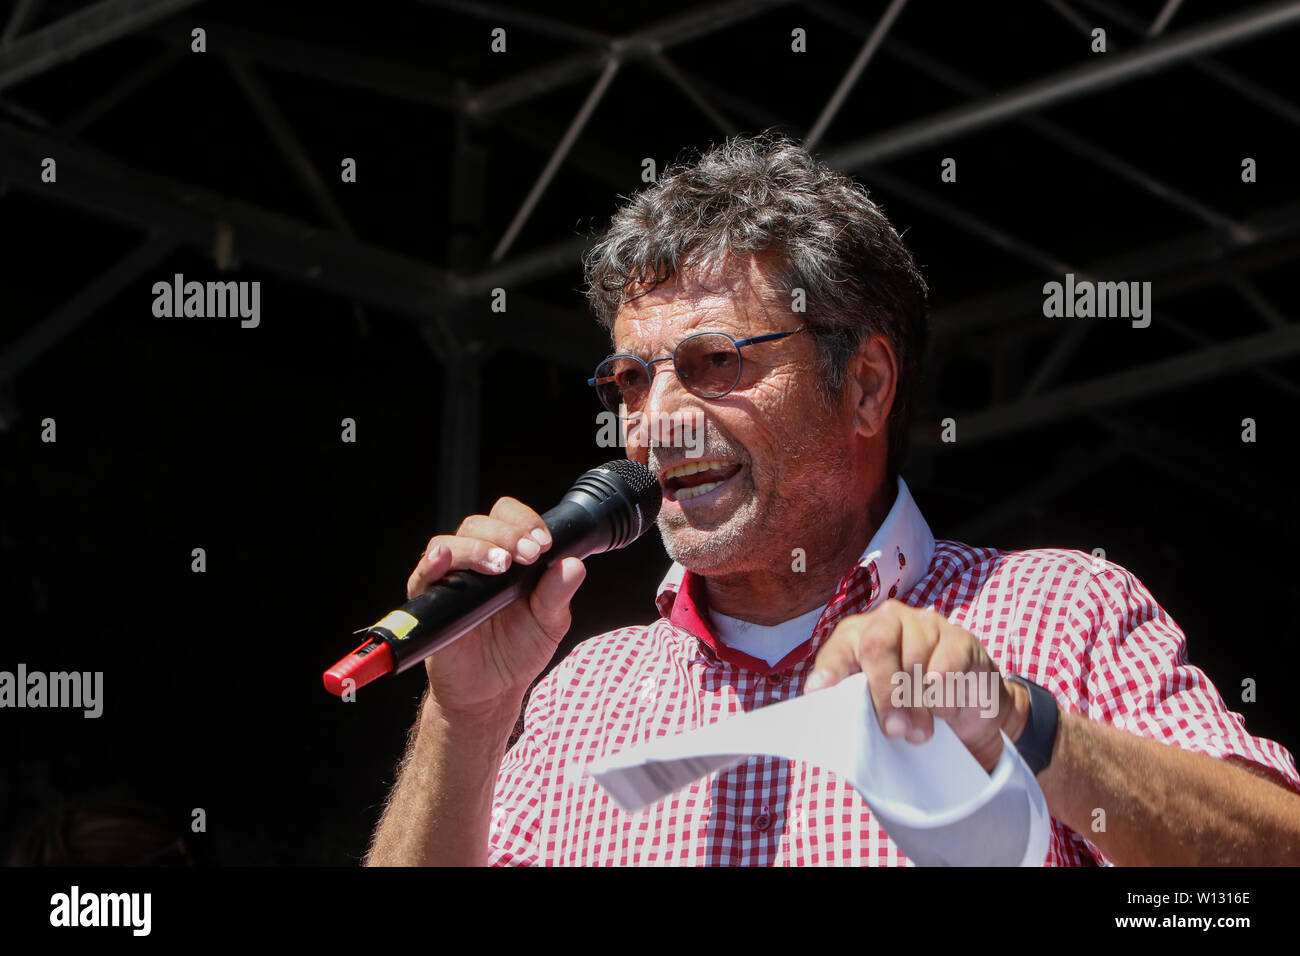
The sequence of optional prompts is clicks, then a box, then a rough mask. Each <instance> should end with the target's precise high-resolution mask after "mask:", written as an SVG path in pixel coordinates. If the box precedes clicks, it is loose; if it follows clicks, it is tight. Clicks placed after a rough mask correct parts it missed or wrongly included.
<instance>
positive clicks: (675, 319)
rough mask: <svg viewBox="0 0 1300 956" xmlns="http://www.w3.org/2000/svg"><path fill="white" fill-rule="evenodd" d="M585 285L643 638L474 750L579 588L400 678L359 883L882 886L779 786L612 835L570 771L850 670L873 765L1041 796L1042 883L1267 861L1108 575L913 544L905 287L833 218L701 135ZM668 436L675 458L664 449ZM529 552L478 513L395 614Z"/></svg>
mask: <svg viewBox="0 0 1300 956" xmlns="http://www.w3.org/2000/svg"><path fill="white" fill-rule="evenodd" d="M586 272H587V280H588V286H589V289H588V296H589V298H590V301H591V303H592V306H593V308H594V310H595V312H596V314H597V316H598V318H599V319H600V320H601V322H602V323H603V324H604V325H606V326H607V327H608V328H609V329H610V332H611V335H612V340H613V348H612V353H613V354H612V355H611V357H610V358H607V359H605V360H604V361H603V362H601V363H600V364H599V366H598V367H597V368H596V371H595V374H594V376H593V377H592V380H591V383H590V384H592V385H594V386H595V390H596V392H597V394H598V396H599V398H600V400H601V401H602V402H603V403H604V404H605V407H606V408H608V409H610V410H611V411H617V412H618V413H619V414H621V415H624V416H627V417H633V416H635V417H637V419H638V420H640V421H643V422H650V423H659V424H660V425H661V426H664V427H659V428H657V429H646V428H637V429H633V430H631V431H630V432H629V437H628V454H629V457H631V458H633V459H635V460H637V461H640V462H642V463H644V464H646V465H647V466H648V467H649V469H650V470H651V471H652V472H653V473H654V474H655V475H656V477H657V478H658V479H659V481H660V483H661V484H662V486H663V504H662V509H661V511H660V514H659V518H658V522H659V529H660V532H661V534H662V537H663V542H664V547H665V548H666V549H667V551H668V554H669V555H670V556H671V557H672V559H673V561H674V564H673V566H672V569H671V571H670V572H669V574H668V576H667V577H666V578H665V579H664V581H663V582H662V584H661V585H660V586H659V590H658V594H657V596H656V603H657V606H658V610H659V613H660V617H659V618H658V620H656V621H655V622H654V623H652V624H649V625H647V626H632V627H624V628H621V629H619V630H616V631H613V632H610V633H608V634H603V635H600V636H599V637H595V638H592V639H590V640H587V641H585V642H583V643H582V644H580V645H578V646H577V647H576V648H575V649H574V651H573V652H572V653H571V654H570V655H569V656H568V657H567V658H565V659H564V660H563V661H561V662H560V663H559V664H557V665H556V666H555V668H554V669H553V670H552V671H551V672H550V673H549V674H547V676H546V677H545V678H544V679H542V680H541V681H539V682H538V683H537V684H536V686H535V687H533V690H532V692H531V694H530V695H529V696H528V700H527V708H526V710H525V712H524V729H523V733H522V735H521V736H520V737H519V739H518V741H517V742H516V744H515V746H514V747H513V748H511V749H510V751H509V752H508V753H507V752H506V743H507V741H508V739H509V737H510V734H511V731H512V729H513V727H514V725H515V722H516V719H517V717H518V715H519V712H520V708H521V706H522V705H523V703H524V697H525V695H526V694H527V693H528V688H529V687H530V685H532V684H533V682H534V681H535V680H536V678H537V676H538V675H539V674H540V673H541V672H542V671H543V670H544V669H545V667H546V665H547V664H548V663H549V662H550V660H551V657H552V656H553V654H554V652H555V649H556V646H557V645H558V643H559V641H560V640H561V639H562V638H563V637H564V635H565V633H566V631H567V630H568V627H569V623H570V615H569V602H570V600H571V599H572V598H573V595H574V594H575V592H576V591H577V590H578V588H579V586H580V585H581V584H582V580H583V577H584V574H585V571H584V568H583V565H582V562H581V561H579V560H577V559H575V558H566V559H565V560H564V561H562V562H560V563H558V564H556V565H555V566H553V567H552V568H550V569H549V570H548V571H547V572H546V573H545V575H543V577H542V578H541V580H540V582H539V583H538V585H537V587H536V589H535V590H534V592H533V593H532V595H531V596H530V597H529V598H528V599H527V600H523V599H521V600H519V601H516V602H515V603H514V604H512V605H511V606H510V607H508V608H507V609H506V610H504V611H502V612H501V613H499V614H497V615H496V616H495V617H493V618H491V619H490V620H488V621H487V622H486V623H484V624H483V625H481V626H480V627H479V628H477V629H476V630H475V631H473V632H471V633H470V634H467V635H466V636H465V637H463V638H461V639H460V640H459V641H457V642H455V643H454V644H452V645H450V646H449V647H447V648H446V649H444V650H442V651H440V652H439V653H437V654H434V655H433V656H431V657H429V658H428V659H427V660H426V662H425V666H426V670H427V672H428V678H429V689H428V693H427V695H426V697H425V699H424V702H423V704H422V706H421V709H420V713H419V716H418V721H417V724H416V727H415V729H414V731H413V733H412V737H411V743H410V746H409V749H408V752H407V754H406V757H405V760H404V762H403V765H402V767H401V769H400V773H399V777H398V780H397V783H396V785H395V787H394V789H393V792H392V795H391V797H390V800H389V803H388V806H387V808H386V810H385V812H384V815H383V818H382V820H381V822H380V824H379V827H378V830H377V832H376V833H375V837H374V840H373V843H372V846H371V848H370V853H369V855H368V857H367V862H368V863H369V864H371V865H391V864H453V865H472V864H514V865H583V864H612V865H627V864H715V865H718V864H720V865H802V864H839V865H878V864H892V865H899V864H904V863H906V862H907V860H906V858H905V857H904V856H903V855H902V854H901V853H900V852H899V850H898V848H897V847H896V846H895V845H894V844H893V843H892V842H891V841H890V839H889V837H888V836H887V835H886V833H885V832H884V830H882V829H881V827H880V824H879V823H878V821H876V820H875V819H874V818H873V815H872V813H871V811H870V810H869V808H868V807H867V805H866V803H865V802H864V801H863V799H862V797H861V796H860V795H859V794H858V792H857V791H856V790H855V789H854V788H853V787H852V786H851V785H850V784H849V783H848V782H846V781H845V780H843V779H842V778H840V777H837V776H836V775H835V774H833V773H831V772H830V771H827V770H823V769H822V768H820V767H817V766H813V765H810V764H805V763H801V762H796V761H792V760H788V759H784V758H777V757H753V758H750V759H748V760H747V761H745V762H742V763H741V764H739V765H737V766H736V767H734V768H732V769H730V770H728V771H726V772H723V773H719V774H716V775H714V776H712V777H709V778H705V779H702V780H698V781H696V782H695V783H694V784H691V785H689V786H687V787H685V788H683V789H681V790H679V791H678V792H676V793H674V794H672V795H671V796H669V797H667V798H666V799H664V800H662V801H660V802H659V803H657V804H655V805H653V806H651V807H649V808H647V809H645V810H642V811H640V812H637V813H625V812H623V811H622V810H621V809H620V808H619V807H618V806H617V805H616V804H615V803H614V802H613V801H612V800H611V799H610V798H609V797H608V795H607V794H606V793H605V792H604V791H603V790H602V789H601V788H600V787H599V786H598V785H597V783H596V782H595V780H593V779H592V778H591V777H589V776H585V775H582V774H579V773H574V772H573V771H572V769H571V768H572V767H574V766H575V765H576V766H582V765H585V764H586V763H587V762H589V761H590V760H593V759H595V758H597V757H601V756H605V755H607V754H612V753H617V752H618V751H619V750H621V749H624V748H626V747H628V746H631V745H633V744H635V743H639V742H642V741H645V740H649V739H652V738H655V737H661V736H669V735H675V734H679V733H683V732H686V731H689V730H692V729H695V728H697V727H700V726H703V725H707V724H711V723H714V722H716V721H719V720H725V719H727V718H728V717H731V716H734V715H737V714H740V713H743V712H747V711H751V710H754V709H755V708H759V707H764V706H767V705H769V704H772V703H775V702H777V701H781V700H786V699H789V698H791V697H795V696H798V695H800V694H803V693H807V692H814V691H816V690H817V689H819V688H824V687H827V686H830V685H832V684H834V683H836V682H838V681H839V680H841V679H843V678H844V677H846V676H848V675H849V674H852V673H854V672H857V671H862V672H864V673H865V675H866V679H867V685H868V687H869V688H870V691H871V696H872V701H873V704H874V706H875V710H876V713H877V716H878V717H879V720H880V726H881V728H882V729H883V731H884V732H885V734H886V735H888V736H892V737H900V738H904V739H906V740H910V741H914V742H920V741H924V740H927V739H929V737H930V736H931V735H932V734H933V732H934V721H935V720H936V719H937V718H942V719H943V720H945V721H947V722H948V724H949V726H950V727H951V729H952V730H953V731H954V733H955V734H956V735H957V737H958V738H959V739H960V740H961V742H962V743H963V744H964V745H965V746H966V748H967V749H968V750H969V751H970V753H971V754H972V756H973V757H974V758H975V759H976V760H977V761H979V763H980V764H981V765H982V766H983V767H984V768H985V769H986V770H991V769H992V768H993V767H994V766H995V765H996V764H997V762H998V760H999V757H1000V756H1001V748H1002V746H1003V744H1002V732H1005V734H1006V736H1007V738H1008V739H1010V740H1011V741H1013V742H1014V743H1015V746H1016V747H1017V749H1018V751H1019V752H1020V753H1021V754H1022V755H1023V756H1024V757H1025V760H1026V762H1027V764H1028V765H1029V766H1030V767H1031V769H1032V770H1033V771H1034V772H1035V773H1036V775H1037V779H1038V782H1039V785H1040V786H1041V788H1042V790H1043V793H1044V795H1045V797H1046V799H1047V805H1048V808H1049V810H1050V812H1051V816H1052V834H1051V845H1050V849H1049V851H1048V857H1047V862H1048V863H1049V864H1052V865H1096V864H1111V863H1114V864H1203V863H1235V864H1253V863H1271V862H1291V863H1297V862H1300V792H1298V791H1300V776H1298V775H1297V773H1296V766H1295V761H1294V759H1293V758H1292V756H1291V755H1290V754H1289V753H1288V752H1287V751H1286V750H1285V749H1284V748H1283V747H1281V746H1279V745H1278V744H1277V743H1275V742H1273V741H1270V740H1265V739H1261V738H1257V737H1253V736H1251V735H1250V734H1248V733H1247V732H1246V730H1245V727H1244V725H1243V723H1242V721H1241V718H1240V717H1239V716H1238V715H1236V714H1234V713H1231V712H1230V711H1229V710H1228V708H1227V707H1226V705H1225V704H1224V701H1223V699H1222V697H1221V696H1220V694H1219V693H1218V691H1217V690H1216V689H1215V687H1214V686H1213V684H1211V683H1210V681H1209V680H1208V678H1207V677H1206V675H1205V674H1204V673H1203V672H1202V671H1201V670H1200V669H1199V668H1197V667H1194V666H1192V665H1190V664H1189V663H1188V661H1187V656H1186V639H1185V637H1184V635H1183V633H1182V631H1181V630H1179V628H1178V626H1177V625H1176V624H1175V623H1174V621H1173V620H1172V619H1171V618H1170V617H1169V615H1168V614H1166V613H1165V611H1164V610H1163V609H1162V608H1161V607H1160V605H1159V604H1158V603H1157V602H1156V600H1155V598H1153V597H1152V595H1151V594H1150V593H1149V592H1148V591H1147V590H1146V588H1145V587H1143V585H1142V584H1141V582H1139V581H1138V580H1137V579H1136V578H1134V577H1133V575H1132V574H1130V573H1129V572H1127V571H1126V570H1124V569H1123V568H1122V567H1119V566H1118V565H1115V564H1113V563H1109V562H1104V561H1103V562H1097V561H1095V560H1094V559H1093V558H1092V556H1090V555H1085V554H1083V553H1081V552H1078V551H1069V550H1055V549H1053V550H1037V551H1023V552H1005V551H998V550H995V549H991V548H978V547H972V546H969V545H966V544H959V543H957V542H953V541H936V540H935V539H934V537H933V535H932V534H931V532H930V529H929V527H928V525H927V524H926V522H925V519H924V518H923V517H922V515H921V512H920V511H919V510H918V508H917V504H916V502H915V501H913V499H912V497H911V495H910V494H909V492H908V488H907V485H906V483H905V482H904V481H903V479H902V478H901V477H900V476H899V473H898V471H899V466H900V463H901V460H902V456H903V454H904V451H905V449H906V436H907V434H908V426H909V419H910V416H911V412H912V408H913V405H914V396H915V394H916V389H917V382H918V377H919V370H920V362H921V356H922V352H923V350H924V347H925V338H926V328H925V321H926V320H925V297H926V286H925V283H924V281H923V279H922V277H921V275H920V273H919V271H918V269H917V267H916V264H915V262H914V260H913V258H912V255H911V253H910V252H909V251H908V249H907V248H906V247H905V246H904V245H903V242H902V240H901V239H900V238H899V236H898V234H897V232H896V231H895V230H894V228H893V227H892V226H891V225H890V224H889V222H888V220H887V219H886V218H885V217H884V215H883V214H882V213H881V211H880V209H879V208H878V207H877V206H876V205H875V204H874V203H873V202H872V201H871V200H870V199H869V198H868V196H867V194H866V192H865V190H863V189H862V188H861V187H860V186H858V185H856V184H855V183H853V182H852V180H850V179H848V178H847V177H845V176H843V175H841V174H839V173H837V172H836V171H834V170H832V169H830V168H828V167H826V166H825V165H822V164H821V163H819V162H817V161H816V160H815V159H814V158H813V157H812V156H810V155H809V154H808V153H807V152H806V151H805V150H803V149H802V148H801V147H800V146H798V145H797V144H795V143H794V142H792V141H790V140H787V139H784V138H782V137H777V136H772V135H762V136H758V137H754V138H735V139H732V140H729V141H727V142H726V143H724V144H723V145H722V146H719V147H716V148H714V149H712V150H711V151H709V152H707V153H705V154H704V155H702V156H701V157H699V158H698V159H697V160H696V161H695V162H693V163H691V164H689V165H684V166H677V167H674V168H672V169H670V170H668V171H666V172H665V173H664V175H663V176H662V177H661V179H660V180H659V182H658V183H656V184H654V185H652V186H650V187H648V188H647V189H645V190H643V191H642V192H641V193H639V194H637V195H636V196H634V197H633V198H632V199H631V200H630V201H629V202H628V203H627V204H626V205H625V206H623V207H622V208H621V209H620V210H619V211H618V212H617V213H616V215H615V216H614V219H613V221H612V223H611V225H610V227H609V228H608V230H607V231H606V232H605V234H604V235H603V236H602V237H601V239H600V241H599V242H598V243H597V244H596V245H595V246H594V248H593V249H592V250H591V251H590V253H589V254H588V256H587V260H586ZM638 413H639V414H638ZM665 423H666V424H665ZM701 424H702V425H703V430H702V435H703V438H702V440H700V442H699V447H694V448H691V449H689V451H690V453H689V454H688V449H686V448H685V447H684V446H683V444H682V443H681V442H675V441H672V440H666V439H670V438H671V437H672V436H673V435H680V434H685V433H686V432H687V430H689V429H696V428H698V426H699V425H701ZM549 545H550V541H549V538H548V535H547V533H546V530H545V527H544V525H543V523H542V520H541V518H540V516H539V515H538V513H537V512H536V511H534V510H533V509H532V508H529V507H527V506H526V505H524V504H522V503H520V502H519V501H516V500H514V499H511V498H502V499H501V500H499V501H498V502H497V503H496V504H495V506H494V507H493V508H492V510H491V513H490V514H488V515H473V516H471V517H468V518H466V519H465V520H464V522H462V523H461V525H460V527H459V529H458V530H457V531H456V533H455V534H452V535H439V536H437V537H435V538H433V539H432V540H431V541H430V542H429V547H428V550H427V552H426V554H425V556H424V557H423V559H422V560H421V561H420V563H419V565H418V566H417V567H416V569H415V570H414V572H413V573H412V574H411V577H410V579H409V581H408V582H407V592H408V596H414V595H416V594H418V593H420V592H421V591H423V590H424V589H425V588H427V587H428V586H429V585H430V584H431V583H432V582H434V581H436V580H438V579H439V578H441V577H442V576H443V575H445V574H446V573H448V571H450V570H452V569H458V568H470V569H474V570H477V571H481V572H484V573H489V574H490V573H500V572H502V571H504V570H505V569H506V568H507V567H508V566H509V565H510V564H511V563H512V562H521V563H525V564H528V563H532V562H535V561H537V560H539V556H540V555H541V554H543V553H544V552H545V551H546V549H547V548H548V547H549ZM648 599H649V595H647V600H648ZM916 673H921V674H926V675H931V674H933V675H939V676H944V675H949V676H955V675H973V676H974V677H975V678H978V680H979V681H980V682H982V683H983V685H984V686H988V685H990V684H991V686H993V687H994V688H995V693H996V697H997V700H996V706H995V707H981V705H980V703H979V702H976V701H965V702H964V706H960V705H959V702H956V701H952V700H943V701H942V702H941V705H940V706H935V707H928V708H927V707H924V706H918V705H917V703H916V701H915V700H914V699H904V700H902V701H898V700H897V699H896V697H895V695H894V694H893V693H892V692H893V690H894V688H895V687H896V686H897V681H896V680H895V678H896V675H899V674H916ZM963 679H965V678H963ZM945 683H946V684H950V683H951V682H947V681H945ZM941 686H942V685H941ZM898 703H901V704H902V706H898V705H897V704H898ZM825 732H826V733H835V732H836V731H835V728H833V727H827V728H826V729H825ZM1099 810H1100V811H1102V812H1103V813H1104V819H1105V821H1106V822H1105V827H1104V829H1097V828H1096V827H1094V825H1093V824H1094V822H1095V821H1096V820H1097V811H1099Z"/></svg>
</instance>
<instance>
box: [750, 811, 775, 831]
mask: <svg viewBox="0 0 1300 956" xmlns="http://www.w3.org/2000/svg"><path fill="white" fill-rule="evenodd" d="M771 825H772V818H771V817H769V816H768V815H767V814H766V813H760V814H759V815H758V816H757V817H755V818H754V829H755V830H766V829H767V828H768V827H770V826H771Z"/></svg>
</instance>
